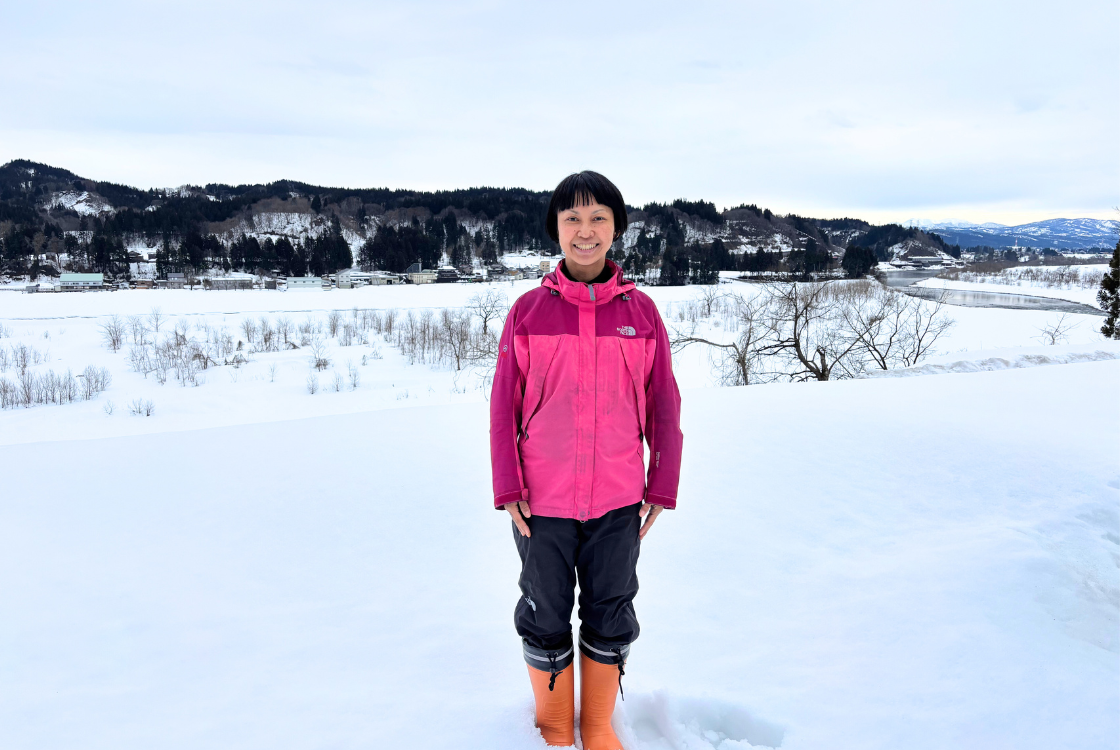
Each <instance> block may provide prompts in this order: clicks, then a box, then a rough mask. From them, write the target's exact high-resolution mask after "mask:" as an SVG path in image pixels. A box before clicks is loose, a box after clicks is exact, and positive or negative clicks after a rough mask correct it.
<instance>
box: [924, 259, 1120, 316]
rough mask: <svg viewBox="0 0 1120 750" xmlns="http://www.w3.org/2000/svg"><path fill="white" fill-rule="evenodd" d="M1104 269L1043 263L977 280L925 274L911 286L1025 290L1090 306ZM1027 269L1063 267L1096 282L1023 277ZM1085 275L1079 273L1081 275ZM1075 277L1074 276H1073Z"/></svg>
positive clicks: (1004, 291) (1040, 270)
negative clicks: (1088, 283)
mask: <svg viewBox="0 0 1120 750" xmlns="http://www.w3.org/2000/svg"><path fill="white" fill-rule="evenodd" d="M1107 270H1108V266H1107V265H1085V266H1043V267H1041V268H1040V267H1033V266H1032V267H1026V268H1010V269H1007V270H1005V271H1003V272H1002V273H1000V274H990V275H986V276H985V275H978V274H972V276H979V277H980V279H979V280H968V281H965V280H960V279H941V278H936V277H935V278H929V279H923V280H922V281H919V282H917V283H916V284H915V285H914V286H921V287H927V288H930V289H958V290H961V291H969V292H991V293H998V294H1025V295H1028V296H1031V297H1046V298H1048V299H1064V300H1068V301H1070V302H1077V303H1080V304H1082V305H1089V306H1090V307H1096V308H1099V307H1100V305H1098V304H1097V291H1098V290H1099V288H1100V280H1099V278H1097V277H1098V276H1099V275H1100V274H1101V273H1103V272H1105V271H1107ZM1027 271H1033V272H1036V273H1047V272H1049V273H1051V274H1053V273H1056V272H1058V271H1065V272H1067V273H1070V274H1071V275H1073V276H1075V277H1076V276H1078V275H1081V274H1085V275H1086V276H1090V277H1091V278H1093V279H1094V280H1095V282H1096V283H1094V284H1092V285H1086V284H1083V283H1065V284H1054V283H1046V282H1043V281H1040V280H1037V279H1032V278H1026V277H1025V276H1029V274H1025V272H1027ZM1084 278H1085V277H1083V279H1084ZM1075 281H1076V280H1075Z"/></svg>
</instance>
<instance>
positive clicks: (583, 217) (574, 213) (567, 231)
mask: <svg viewBox="0 0 1120 750" xmlns="http://www.w3.org/2000/svg"><path fill="white" fill-rule="evenodd" d="M556 228H557V234H559V235H560V247H561V249H562V250H563V251H564V258H565V260H566V261H567V267H568V271H569V272H571V271H572V270H573V266H577V267H579V268H578V270H580V271H594V272H595V274H598V272H599V271H601V270H602V268H603V265H604V264H605V262H606V260H605V259H606V257H607V251H608V250H610V249H611V243H612V242H614V212H613V211H611V209H610V208H609V207H607V206H604V205H603V204H601V203H589V204H588V205H586V206H572V207H571V208H569V209H568V210H567V211H561V212H560V213H559V214H557V216H556Z"/></svg>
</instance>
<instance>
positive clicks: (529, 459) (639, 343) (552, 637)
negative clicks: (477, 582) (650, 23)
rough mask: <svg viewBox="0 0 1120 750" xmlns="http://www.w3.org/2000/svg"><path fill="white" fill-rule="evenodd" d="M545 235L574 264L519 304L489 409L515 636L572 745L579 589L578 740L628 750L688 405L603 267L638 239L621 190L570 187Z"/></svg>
mask: <svg viewBox="0 0 1120 750" xmlns="http://www.w3.org/2000/svg"><path fill="white" fill-rule="evenodd" d="M546 221H547V228H548V233H549V236H551V237H552V239H553V240H555V241H556V242H558V243H559V244H560V247H561V248H562V249H563V251H564V260H562V261H561V262H560V264H559V265H558V266H557V268H556V270H555V271H553V272H552V273H550V274H548V275H547V276H545V277H544V279H543V280H542V281H541V286H540V287H539V288H538V289H534V290H533V291H531V292H529V293H527V294H525V295H523V296H522V297H521V298H520V299H518V300H517V302H516V303H515V304H514V305H513V308H512V309H511V310H510V313H509V316H508V317H507V318H506V322H505V328H504V330H503V331H502V339H501V343H500V345H499V354H498V364H497V370H496V373H495V376H494V386H493V393H492V397H491V400H490V451H491V462H492V465H493V474H494V506H495V507H496V508H499V509H505V510H506V511H508V512H509V514H510V515H511V516H512V517H513V531H514V539H515V541H516V542H517V551H518V553H519V554H520V556H521V564H522V568H521V579H520V586H521V593H522V596H521V598H520V599H519V600H518V603H517V608H516V610H515V612H514V622H515V625H516V627H517V633H518V635H520V636H521V638H522V643H523V650H524V654H525V661H526V663H527V664H528V665H529V679H530V681H531V683H532V686H533V695H534V698H535V699H536V716H537V726H538V727H539V728H540V730H541V735H542V736H543V737H544V739H545V741H546V742H547V743H548V744H549V745H561V746H567V745H572V744H574V743H575V729H574V719H573V717H574V714H575V705H574V703H575V696H574V692H575V681H574V679H573V676H572V669H573V666H574V660H575V645H574V644H573V639H572V626H571V615H572V605H573V598H574V589H575V584H576V581H577V579H578V581H579V588H580V596H579V618H580V621H581V625H580V632H579V652H580V703H581V707H580V736H581V738H582V740H583V747H584V750H620V748H621V747H622V745H621V744H620V743H619V741H618V738H617V737H616V736H615V734H614V731H613V730H612V729H611V715H612V714H613V712H614V704H615V696H616V694H617V691H618V689H619V688H620V687H621V685H622V675H623V674H624V671H623V668H624V667H625V664H626V657H627V655H628V654H629V652H630V644H631V643H633V642H634V640H635V639H637V637H638V621H637V618H636V617H635V615H634V604H633V601H634V595H635V594H637V593H638V579H637V576H636V574H635V566H636V565H637V562H638V550H639V546H640V542H641V540H642V539H644V538H645V536H646V534H647V533H648V532H649V530H650V527H651V526H652V525H653V523H654V521H655V520H656V519H657V517H658V515H659V514H660V513H661V511H662V510H664V509H665V508H670V509H672V508H674V507H675V506H676V497H677V479H678V475H679V469H680V457H681V443H682V439H683V438H682V435H681V431H680V393H679V392H678V390H677V383H676V380H675V379H674V377H673V370H672V359H671V357H670V352H669V339H668V336H667V335H666V333H665V325H664V323H662V321H661V316H660V315H659V314H658V312H657V308H656V307H655V306H654V304H653V301H652V300H650V298H649V297H647V296H646V295H645V294H643V293H641V292H639V291H638V290H637V289H635V287H634V282H632V281H629V280H626V279H623V278H622V270H621V269H620V268H619V267H618V266H617V265H616V264H615V263H613V262H611V261H609V260H607V257H606V256H607V251H608V250H609V249H610V247H611V244H612V243H613V242H614V241H615V240H617V239H618V238H619V237H621V236H622V233H623V231H625V229H626V204H625V203H624V202H623V200H622V195H621V193H619V191H618V188H616V187H615V186H614V184H612V183H611V181H610V180H608V179H607V178H606V177H603V176H602V175H600V174H597V173H595V172H580V173H578V174H573V175H571V176H569V177H567V178H566V179H564V180H563V181H562V182H561V183H560V184H559V185H558V186H557V188H556V190H555V191H554V192H553V194H552V200H551V201H550V203H549V206H548V215H547V220H546ZM643 437H644V438H645V441H646V443H647V444H648V446H649V456H650V459H649V469H648V473H647V471H646V467H645V464H644V462H643V451H642V439H643ZM643 519H644V524H643V523H642V521H643Z"/></svg>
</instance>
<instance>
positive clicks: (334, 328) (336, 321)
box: [327, 310, 342, 339]
mask: <svg viewBox="0 0 1120 750" xmlns="http://www.w3.org/2000/svg"><path fill="white" fill-rule="evenodd" d="M341 325H342V313H340V312H339V311H338V310H331V311H330V313H329V314H328V315H327V332H328V333H330V335H331V338H332V339H333V338H334V337H335V336H338V329H339V326H341Z"/></svg>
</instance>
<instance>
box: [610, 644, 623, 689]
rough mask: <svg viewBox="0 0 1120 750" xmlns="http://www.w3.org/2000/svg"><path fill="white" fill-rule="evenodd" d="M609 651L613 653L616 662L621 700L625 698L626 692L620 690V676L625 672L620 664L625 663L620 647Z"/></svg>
mask: <svg viewBox="0 0 1120 750" xmlns="http://www.w3.org/2000/svg"><path fill="white" fill-rule="evenodd" d="M611 652H612V653H613V654H614V658H615V659H616V662H615V663H616V664H618V694H619V695H621V696H622V700H626V693H624V692H622V677H623V675H625V674H626V670H624V669H623V668H622V666H623V665H624V664H625V663H626V662H625V661H624V660H623V658H622V649H620V648H612V649H611Z"/></svg>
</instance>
